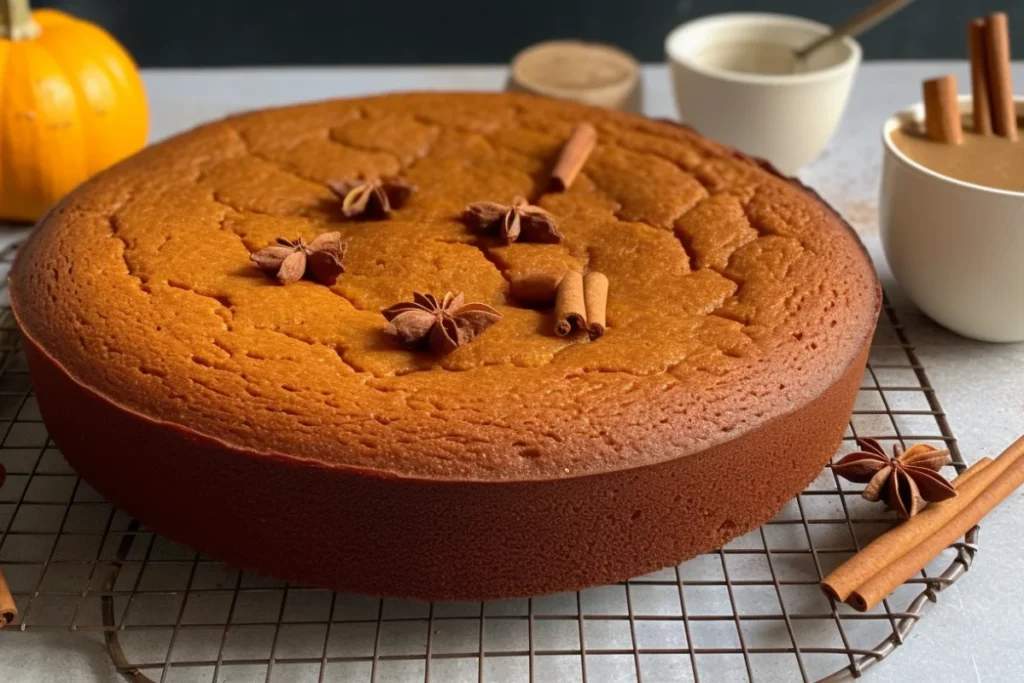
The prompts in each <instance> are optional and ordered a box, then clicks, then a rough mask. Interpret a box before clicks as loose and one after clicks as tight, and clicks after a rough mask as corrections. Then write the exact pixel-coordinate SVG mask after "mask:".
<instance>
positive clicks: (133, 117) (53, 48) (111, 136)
mask: <svg viewBox="0 0 1024 683" xmlns="http://www.w3.org/2000/svg"><path fill="white" fill-rule="evenodd" d="M148 128H149V111H148V107H147V105H146V93H145V91H144V90H143V87H142V80H141V79H140V78H139V72H138V69H137V68H136V67H135V63H134V62H133V61H132V58H131V57H130V56H129V55H128V53H127V52H125V50H124V48H122V47H121V45H120V44H118V42H117V41H116V40H114V39H113V38H112V37H111V36H110V34H108V33H107V32H106V31H104V30H103V29H101V28H99V27H98V26H95V25H93V24H90V23H88V22H85V21H81V20H79V19H75V18H74V17H71V16H70V15H67V14H64V13H63V12H58V11H56V10H47V9H42V10H37V11H35V12H32V11H31V10H30V9H29V4H28V0H0V218H5V219H9V220H23V221H34V220H36V219H38V218H39V217H40V216H42V215H43V213H44V212H45V211H46V210H47V209H48V208H49V207H50V206H51V205H52V204H53V203H54V202H55V201H57V200H58V199H60V198H61V197H62V196H63V195H64V194H66V193H67V192H68V191H69V190H71V189H72V188H74V187H75V186H76V185H78V184H79V183H80V182H82V181H83V180H85V179H86V178H88V177H89V176H91V175H92V174H94V173H96V172H97V171H100V170H102V169H104V168H106V167H107V166H110V165H111V164H113V163H114V162H116V161H118V160H120V159H123V158H124V157H126V156H128V155H129V154H131V153H133V152H135V151H137V150H138V149H140V148H141V147H142V146H143V145H144V144H145V143H146V136H147V134H148Z"/></svg>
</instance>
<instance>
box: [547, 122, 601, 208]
mask: <svg viewBox="0 0 1024 683" xmlns="http://www.w3.org/2000/svg"><path fill="white" fill-rule="evenodd" d="M596 145H597V129H596V128H594V126H592V125H591V124H589V123H586V122H583V123H581V124H579V125H577V126H576V128H574V129H573V131H572V135H571V136H570V137H569V140H568V142H566V143H565V146H564V147H562V152H561V154H559V156H558V161H556V162H555V167H554V168H553V169H552V171H551V190H552V191H554V192H562V191H564V190H568V189H569V187H570V186H571V185H572V184H573V181H575V180H576V176H578V175H579V174H580V171H581V170H583V165H584V164H586V163H587V157H589V156H590V153H591V152H593V151H594V147H595V146H596Z"/></svg>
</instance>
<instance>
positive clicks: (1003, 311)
mask: <svg viewBox="0 0 1024 683" xmlns="http://www.w3.org/2000/svg"><path fill="white" fill-rule="evenodd" d="M970 109H971V100H970V97H967V96H962V97H961V98H960V110H961V111H962V112H969V111H970ZM1022 112H1024V98H1017V115H1018V116H1020V115H1021V113H1022ZM923 117H924V107H923V105H921V104H916V105H914V106H912V107H909V108H907V109H904V110H903V111H901V112H899V113H898V114H896V115H895V116H893V117H891V118H890V119H889V120H888V121H886V122H885V125H884V126H883V128H882V141H883V145H884V147H885V156H884V159H883V162H882V188H881V199H880V202H879V227H880V229H881V235H882V246H883V248H884V249H885V257H886V259H887V260H888V261H889V267H890V268H891V269H892V273H893V275H894V276H895V277H896V280H897V281H898V282H899V283H900V286H901V287H902V288H903V290H904V291H905V292H906V293H907V296H909V297H910V299H911V300H912V301H913V302H914V303H915V304H917V306H918V307H919V308H920V309H921V310H922V311H924V312H925V313H926V314H927V315H928V316H929V317H930V318H932V319H933V320H935V321H936V322H937V323H939V324H940V325H943V326H944V327H948V328H949V329H951V330H953V331H954V332H957V333H959V334H962V335H963V336H965V337H971V338H973V339H980V340H982V341H991V342H1016V341H1024V192H1010V191H1008V190H995V189H992V188H989V187H983V186H981V185H974V184H972V183H966V182H964V181H962V180H955V179H953V178H950V177H947V176H943V175H940V174H938V173H936V172H935V171H932V170H929V169H927V168H925V167H924V166H922V165H921V164H919V163H917V162H915V161H913V160H912V159H910V158H908V157H907V156H906V155H905V154H903V153H902V152H901V151H899V150H898V149H896V146H895V145H894V144H893V142H892V138H891V137H890V133H891V132H892V131H893V130H895V129H897V128H899V127H901V126H903V125H906V124H907V123H908V122H911V121H914V122H920V121H921V120H922V119H923Z"/></svg>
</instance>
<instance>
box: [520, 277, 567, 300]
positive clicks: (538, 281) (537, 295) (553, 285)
mask: <svg viewBox="0 0 1024 683" xmlns="http://www.w3.org/2000/svg"><path fill="white" fill-rule="evenodd" d="M564 274H565V273H564V272H534V273H518V274H513V275H511V276H510V277H509V287H508V293H509V296H511V297H512V298H513V299H515V300H516V301H517V302H519V303H520V304H522V305H524V306H550V305H551V304H552V303H554V301H555V295H556V294H557V292H558V283H560V282H561V281H562V276H563V275H564Z"/></svg>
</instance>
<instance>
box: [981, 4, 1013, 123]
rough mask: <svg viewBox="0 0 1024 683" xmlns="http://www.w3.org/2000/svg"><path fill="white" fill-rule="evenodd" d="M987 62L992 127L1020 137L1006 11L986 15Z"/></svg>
mask: <svg viewBox="0 0 1024 683" xmlns="http://www.w3.org/2000/svg"><path fill="white" fill-rule="evenodd" d="M984 37H985V47H986V64H987V66H988V75H989V81H988V86H989V93H990V97H991V98H992V128H993V129H994V130H995V132H996V135H1002V136H1003V137H1005V138H1008V139H1010V140H1016V139H1017V105H1016V104H1015V103H1014V101H1013V78H1012V76H1011V75H1010V26H1009V22H1008V21H1007V18H1006V14H1005V13H1004V12H995V13H993V14H990V15H989V16H988V17H987V18H986V19H985V36H984Z"/></svg>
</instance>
